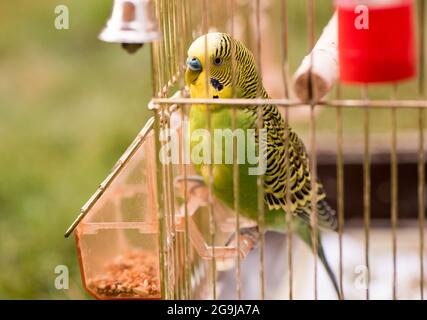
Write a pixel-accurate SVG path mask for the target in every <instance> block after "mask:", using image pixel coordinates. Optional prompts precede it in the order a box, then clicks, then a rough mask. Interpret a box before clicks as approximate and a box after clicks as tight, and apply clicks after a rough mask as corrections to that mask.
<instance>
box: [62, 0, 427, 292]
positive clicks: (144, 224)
mask: <svg viewBox="0 0 427 320" xmlns="http://www.w3.org/2000/svg"><path fill="white" fill-rule="evenodd" d="M124 2H126V1H124ZM132 3H135V1H132ZM141 3H144V5H146V4H147V3H150V4H151V5H152V8H153V10H154V11H153V12H154V16H153V17H152V19H155V21H156V23H157V25H158V27H159V29H160V33H161V35H162V36H161V39H160V40H158V41H154V42H152V43H151V44H150V48H151V59H152V61H151V63H152V83H153V98H152V100H151V102H150V104H149V106H148V107H149V108H150V109H151V110H152V112H153V118H152V119H150V121H149V122H148V123H147V125H146V127H145V128H144V129H143V130H142V131H141V133H140V134H139V135H138V137H137V138H136V140H135V141H134V142H133V143H132V145H131V146H130V147H129V149H128V150H127V151H126V152H125V154H124V155H123V156H122V158H121V159H120V160H119V162H118V163H117V164H116V166H115V167H114V168H113V171H112V172H111V174H110V175H109V176H108V177H107V179H106V180H105V181H104V182H103V183H102V184H101V186H100V188H99V189H98V190H97V192H96V193H95V195H94V196H93V197H92V198H91V199H90V200H89V202H88V203H87V204H86V205H85V206H84V207H83V208H82V210H81V214H80V216H79V218H78V219H77V220H76V222H75V223H74V224H73V225H72V226H71V227H70V229H69V230H68V232H67V235H69V234H70V233H71V232H72V231H73V230H74V232H75V235H76V238H77V244H78V251H79V255H80V264H81V270H82V278H83V282H84V286H85V287H86V289H87V290H88V291H89V292H90V293H91V294H92V295H93V296H95V297H96V298H101V299H105V298H118V299H134V298H135V299H195V298H199V299H218V298H226V299H228V298H231V299H233V298H238V299H240V298H251V299H257V298H259V299H264V298H269V299H325V298H335V297H334V295H333V292H332V290H331V285H330V284H329V280H328V279H327V277H326V276H325V274H324V271H323V270H322V266H321V265H320V264H319V263H318V259H317V257H316V255H313V254H312V253H311V252H310V250H308V249H304V250H303V249H302V245H301V246H300V243H299V242H298V240H297V239H296V237H295V235H294V234H293V232H292V231H290V232H287V233H286V235H275V234H270V233H264V225H263V223H264V212H263V210H262V208H263V205H260V206H259V208H260V210H259V218H258V221H257V225H258V227H259V229H260V238H259V241H258V243H257V244H255V243H251V242H250V240H249V239H243V237H244V236H242V235H240V232H239V231H240V230H241V228H242V227H244V226H250V225H251V224H252V223H253V222H252V221H248V220H246V219H244V218H243V217H240V216H239V214H235V213H236V212H237V213H238V212H239V206H238V202H235V205H234V208H227V207H225V206H224V205H223V204H222V203H221V202H220V201H218V200H217V199H216V198H215V197H214V195H213V185H212V183H211V182H210V183H207V184H205V183H204V182H203V181H202V180H201V179H200V177H198V176H197V175H196V173H195V171H194V168H193V167H192V165H191V164H190V163H187V162H186V161H185V159H184V156H183V154H182V153H179V154H178V155H177V157H178V158H179V160H180V161H179V164H165V163H163V162H162V161H161V159H160V157H161V152H162V147H164V145H165V143H166V142H172V143H173V144H177V145H180V146H183V145H184V144H185V142H184V141H185V139H186V138H185V137H186V136H185V133H183V132H184V129H183V127H182V124H183V123H184V122H185V120H186V119H187V116H188V112H189V110H190V108H191V106H192V104H194V103H198V104H205V105H207V106H208V108H207V109H208V112H207V115H206V121H207V122H208V123H209V121H210V120H211V115H210V113H211V111H210V107H209V106H210V105H212V104H221V105H224V106H228V107H230V108H232V109H233V108H234V109H235V108H236V107H238V106H244V105H252V106H262V105H264V104H276V105H277V106H278V107H279V108H280V110H281V112H282V114H283V115H284V116H285V121H286V122H287V123H289V124H290V126H291V127H295V131H296V132H297V133H298V134H299V135H300V136H301V137H302V140H303V141H304V142H305V144H306V146H307V147H308V150H309V154H310V169H311V172H312V175H313V176H314V177H319V178H320V179H321V180H322V181H323V182H324V186H325V189H326V193H327V195H328V198H329V200H330V202H331V204H332V206H334V207H335V209H336V211H337V216H338V225H339V227H338V233H337V234H336V235H329V236H328V237H327V239H326V240H327V244H326V248H327V254H328V257H329V258H330V261H331V263H332V265H333V269H334V270H335V272H336V275H337V278H338V283H339V286H340V291H341V296H340V298H341V299H344V298H347V299H370V298H383V299H398V298H409V299H424V296H425V294H426V288H425V281H426V280H425V279H426V278H425V275H424V263H425V262H426V261H425V260H426V258H425V257H426V252H425V250H426V249H425V247H424V231H425V223H424V219H425V205H426V204H425V145H424V122H425V118H426V115H425V111H424V109H425V108H427V100H426V96H425V57H426V56H425V30H426V27H427V26H426V22H425V11H426V8H425V1H423V0H419V1H418V2H416V13H417V14H416V25H417V32H416V34H417V42H418V75H417V80H416V81H412V82H409V83H407V84H404V85H403V86H404V89H402V90H400V89H399V88H400V84H399V86H398V85H397V84H396V83H395V84H392V85H388V86H386V85H382V86H379V87H378V86H375V87H371V86H368V85H362V86H360V88H361V89H357V87H354V86H353V87H352V86H347V85H344V84H341V83H339V82H338V83H337V84H336V85H335V87H334V89H333V90H332V91H331V88H329V87H328V85H326V89H325V88H324V87H319V86H318V83H316V81H318V79H317V75H316V74H315V73H314V72H313V70H312V69H313V68H312V67H313V66H312V64H313V60H311V61H310V59H308V60H307V59H306V61H305V62H306V63H308V69H307V70H308V71H309V73H308V77H306V78H304V79H303V80H301V81H302V82H301V81H300V82H298V81H295V79H296V78H295V77H294V78H292V75H293V74H294V73H295V71H296V69H298V68H297V67H298V65H299V64H300V62H301V60H302V58H303V56H304V55H307V54H308V53H310V52H311V51H312V49H313V48H314V47H315V44H316V39H317V36H318V35H319V34H320V31H321V30H322V29H323V26H324V25H325V22H326V21H323V20H321V19H320V20H321V21H318V19H316V18H317V13H318V12H319V11H321V10H323V11H325V9H324V8H322V7H321V6H323V5H324V3H323V1H315V0H307V1H305V2H304V1H297V0H289V1H287V0H271V1H262V2H261V1H260V0H246V1H245V0H215V1H208V0H152V1H141ZM296 3H298V5H296ZM292 10H294V11H292ZM294 13H295V15H296V17H295V18H292V19H291V14H294ZM333 13H334V12H333V6H331V7H330V16H332V15H333ZM300 17H306V22H305V24H304V28H305V32H306V34H307V37H306V40H304V42H303V44H301V41H300V39H297V38H296V37H295V36H294V35H293V32H294V30H295V29H294V28H296V20H298V19H299V18H300ZM116 18H117V16H116ZM210 31H221V32H226V33H228V34H230V35H231V36H232V37H236V38H239V39H240V40H242V41H243V42H244V43H245V44H247V46H248V47H249V48H250V49H251V50H252V52H253V53H254V56H255V58H256V63H257V68H258V70H260V73H261V74H262V77H263V79H264V80H265V81H266V82H267V83H266V86H267V87H268V88H267V90H268V89H269V88H272V91H274V94H272V96H273V97H274V98H272V99H261V98H259V99H248V100H245V99H220V100H214V99H210V98H206V99H197V101H196V100H194V99H191V98H190V97H189V95H188V91H187V89H186V87H185V81H184V73H185V68H186V66H185V61H186V58H187V49H188V47H189V46H190V44H191V43H192V42H193V41H194V39H196V38H197V37H198V36H200V35H202V34H206V33H208V32H210ZM120 41H121V40H120ZM120 41H119V42H120ZM297 42H298V43H299V44H298V45H295V47H297V48H298V49H295V51H297V53H295V52H294V53H293V54H292V55H291V52H292V50H293V48H294V44H296V43H297ZM301 52H302V55H301ZM296 55H301V56H300V57H299V58H298V59H297V58H295V56H296ZM307 57H310V56H309V55H308V56H307ZM206 60H207V61H208V59H206ZM266 60H268V61H270V62H271V61H273V62H271V63H270V64H269V63H267V62H266ZM272 73H274V75H272ZM295 86H302V87H304V88H306V89H307V90H306V93H307V94H306V96H304V95H303V96H302V98H303V99H302V100H301V99H299V98H298V97H297V96H296V95H295V94H293V93H292V91H293V90H292V88H295ZM398 87H399V88H398ZM322 90H323V91H322ZM321 91H322V92H321ZM328 91H331V92H329V95H328V97H327V98H325V97H324V95H325V93H327V92H328ZM371 95H375V99H371V98H370V97H371ZM300 113H301V114H302V115H300ZM405 114H406V116H405V117H403V116H402V118H401V117H400V116H401V115H405ZM408 115H409V116H408ZM300 118H303V119H305V118H306V119H307V120H308V121H302V120H300ZM349 119H351V120H352V121H353V122H352V123H354V124H352V125H349V127H347V124H348V123H349V121H350V120H349ZM401 119H402V120H401ZM404 119H410V120H404ZM405 121H406V122H408V121H409V123H404V124H403V127H405V126H406V127H408V128H409V129H408V130H403V129H401V127H402V126H399V122H405ZM378 124H381V126H380V128H377V126H378ZM234 125H235V124H234ZM166 129H170V130H172V132H176V133H177V134H176V136H166V135H165V132H167V131H165V130H166ZM174 139H175V140H174ZM179 150H182V148H180V149H179ZM234 161H236V159H234ZM234 168H235V171H237V165H235V166H234ZM211 173H212V172H211ZM260 179H262V178H260ZM313 180H314V181H315V180H316V179H315V178H313ZM261 182H262V181H261ZM258 186H259V190H258V193H259V194H262V188H261V186H262V183H259V184H258ZM230 192H233V194H239V183H238V174H236V173H235V172H234V173H233V186H230ZM315 197H316V195H315V194H313V199H312V201H313V202H316V199H315ZM259 201H260V202H261V203H262V201H263V197H259ZM284 219H286V223H287V225H288V227H290V228H289V229H290V230H292V228H291V224H292V220H291V213H290V212H289V213H288V214H287V216H286V217H284ZM316 221H317V212H316V210H315V209H313V211H312V215H311V222H310V223H311V225H312V226H315V225H316ZM234 232H235V233H236V237H237V241H235V242H234V243H232V244H228V242H227V239H229V237H230V235H231V234H233V233H234ZM317 232H319V231H318V229H317V228H312V233H313V234H312V237H313V239H315V238H316V234H317ZM254 247H255V249H253V248H254ZM252 249H253V250H252ZM312 249H313V251H314V252H316V251H317V247H316V241H314V247H313V248H312ZM325 292H326V293H325Z"/></svg>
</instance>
